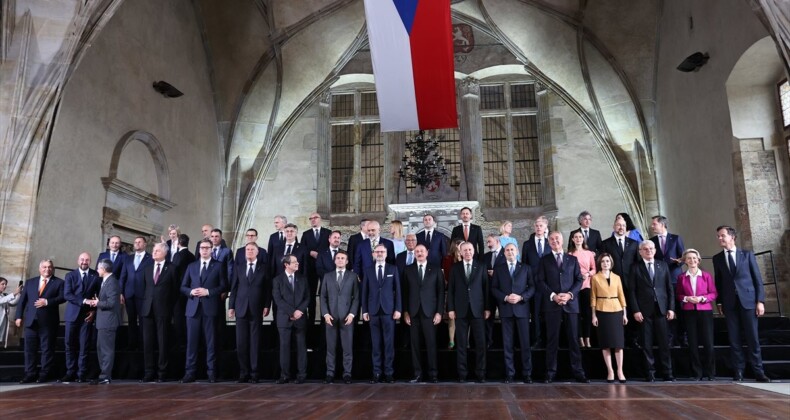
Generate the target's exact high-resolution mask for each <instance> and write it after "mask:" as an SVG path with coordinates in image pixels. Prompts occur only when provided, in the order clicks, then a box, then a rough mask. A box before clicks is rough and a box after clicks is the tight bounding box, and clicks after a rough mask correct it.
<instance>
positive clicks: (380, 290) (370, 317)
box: [357, 222, 402, 384]
mask: <svg viewBox="0 0 790 420" xmlns="http://www.w3.org/2000/svg"><path fill="white" fill-rule="evenodd" d="M372 223H375V224H376V225H378V222H370V223H368V226H370V225H371V224H372ZM371 236H374V235H371ZM390 244H391V243H390ZM365 246H366V245H365V243H364V242H363V245H361V247H360V248H359V249H358V250H357V253H359V252H362V251H364V250H365ZM387 252H388V249H387V246H385V245H384V244H378V245H376V247H375V248H374V249H373V253H372V254H373V260H374V262H373V264H371V265H370V266H368V267H367V268H366V269H365V276H364V277H363V278H362V297H361V299H362V320H363V321H366V322H368V321H370V339H371V341H373V352H372V354H373V378H371V380H370V383H372V384H374V383H377V382H380V381H381V380H382V370H383V372H384V376H383V378H384V381H385V382H387V383H394V382H395V378H394V376H393V375H394V374H395V369H394V367H393V362H394V360H395V321H397V320H399V319H400V315H401V311H402V305H401V289H400V278H399V277H398V270H397V268H396V267H395V266H394V265H392V264H390V263H387ZM382 348H383V355H384V358H383V360H382V357H381V356H382ZM382 361H383V369H382Z"/></svg>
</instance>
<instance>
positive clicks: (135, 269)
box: [120, 236, 153, 350]
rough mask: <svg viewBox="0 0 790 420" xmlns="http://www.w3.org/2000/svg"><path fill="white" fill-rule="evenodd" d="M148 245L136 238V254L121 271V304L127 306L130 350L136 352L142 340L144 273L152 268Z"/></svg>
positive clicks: (127, 259)
mask: <svg viewBox="0 0 790 420" xmlns="http://www.w3.org/2000/svg"><path fill="white" fill-rule="evenodd" d="M147 245H148V243H147V241H146V239H145V238H144V237H142V236H138V237H136V238H134V254H132V255H127V256H126V261H125V262H124V263H123V270H122V271H121V278H120V287H121V304H124V305H126V317H127V322H128V327H127V331H126V333H127V336H128V337H127V338H128V348H129V349H130V350H134V349H137V348H138V344H139V342H140V340H141V339H142V334H141V333H140V324H142V320H141V319H140V310H141V308H142V306H143V272H145V270H146V269H147V268H148V267H150V266H151V263H152V261H153V259H151V254H149V253H147V252H146V251H145V248H146V246H147Z"/></svg>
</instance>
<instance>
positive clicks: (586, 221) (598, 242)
mask: <svg viewBox="0 0 790 420" xmlns="http://www.w3.org/2000/svg"><path fill="white" fill-rule="evenodd" d="M576 220H577V221H578V222H579V228H578V229H576V230H573V231H571V233H570V235H568V237H569V238H573V234H574V233H576V232H581V233H582V235H583V236H584V241H585V242H587V249H589V250H590V251H592V252H594V253H595V255H596V256H597V255H598V254H600V253H601V252H603V245H602V242H603V240H602V238H601V232H599V231H597V230H595V229H593V228H591V227H590V224H592V215H591V214H590V212H589V211H587V210H584V211H582V212H581V213H579V217H578V218H577V219H576Z"/></svg>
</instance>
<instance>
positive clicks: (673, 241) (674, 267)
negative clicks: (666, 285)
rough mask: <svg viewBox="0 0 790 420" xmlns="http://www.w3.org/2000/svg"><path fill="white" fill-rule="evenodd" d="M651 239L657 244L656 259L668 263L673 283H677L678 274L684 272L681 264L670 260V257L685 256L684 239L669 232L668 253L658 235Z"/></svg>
mask: <svg viewBox="0 0 790 420" xmlns="http://www.w3.org/2000/svg"><path fill="white" fill-rule="evenodd" d="M650 240H651V241H653V244H654V245H655V246H656V255H655V259H657V260H661V261H664V262H665V263H666V264H667V267H669V275H670V276H671V278H672V284H675V283H676V282H677V279H678V276H680V275H681V274H682V270H681V264H678V263H676V262H674V261H672V260H670V258H680V257H682V256H683V252H684V251H686V247H685V246H684V245H683V239H682V238H681V237H680V236H678V235H675V234H674V233H668V232H667V240H666V248H667V252H666V254H664V252H662V251H661V243H660V242H661V241H659V240H658V235H656V236H654V237H652V238H650Z"/></svg>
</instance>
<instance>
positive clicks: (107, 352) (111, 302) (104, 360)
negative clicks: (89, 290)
mask: <svg viewBox="0 0 790 420" xmlns="http://www.w3.org/2000/svg"><path fill="white" fill-rule="evenodd" d="M111 267H112V261H110V260H109V259H104V260H101V261H99V264H98V265H97V271H98V274H99V276H100V277H101V278H102V281H101V285H100V286H99V294H98V296H96V298H94V299H93V300H91V301H90V305H91V306H92V307H94V308H96V331H97V334H96V335H97V337H96V353H97V354H98V356H99V369H100V371H101V372H100V373H99V377H98V378H97V379H94V380H92V381H91V385H98V384H109V383H110V382H111V381H112V367H113V364H114V363H115V333H116V331H117V330H118V327H119V326H120V325H121V298H120V296H121V287H120V285H119V284H118V279H116V278H115V276H114V275H113V274H112V272H110V268H111Z"/></svg>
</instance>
